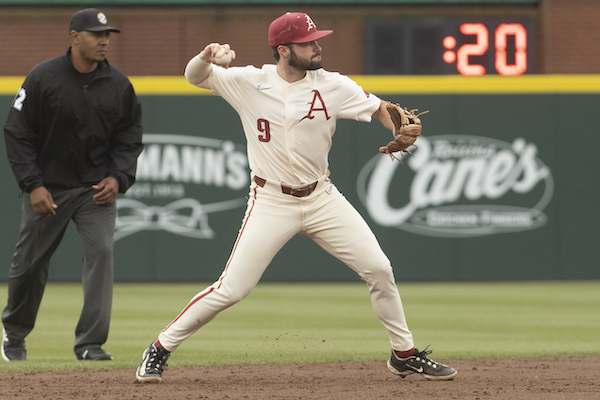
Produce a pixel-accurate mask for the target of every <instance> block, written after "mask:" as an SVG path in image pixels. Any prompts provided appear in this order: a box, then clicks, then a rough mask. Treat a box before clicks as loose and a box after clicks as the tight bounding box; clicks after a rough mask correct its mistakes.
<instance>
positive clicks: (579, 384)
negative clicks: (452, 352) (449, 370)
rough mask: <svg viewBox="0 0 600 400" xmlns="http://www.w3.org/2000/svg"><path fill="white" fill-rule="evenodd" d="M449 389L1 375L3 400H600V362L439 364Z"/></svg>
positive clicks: (238, 369) (361, 369)
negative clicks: (450, 374) (453, 372)
mask: <svg viewBox="0 0 600 400" xmlns="http://www.w3.org/2000/svg"><path fill="white" fill-rule="evenodd" d="M440 361H442V362H445V363H447V364H449V365H452V366H453V367H455V368H456V369H457V370H458V376H457V377H456V379H455V380H454V381H451V382H431V381H426V380H425V379H423V378H422V377H420V376H416V375H411V376H409V377H407V378H404V379H402V378H400V377H397V376H395V375H393V374H391V373H389V372H388V371H387V368H386V366H385V363H384V362H372V363H339V364H302V365H255V366H219V367H194V368H167V370H166V371H165V373H164V375H163V377H164V382H163V383H160V384H140V383H137V382H136V381H135V376H134V370H133V369H132V370H125V371H124V370H110V371H92V370H87V371H72V372H34V373H2V374H0V387H1V388H2V390H1V391H0V399H15V400H21V399H27V400H30V399H52V400H61V399H62V400H72V399H101V400H103V399H111V400H118V399H123V400H126V399H127V400H129V399H144V400H146V399H156V400H158V399H161V400H164V399H169V400H181V399H227V400H230V399H242V400H254V399H256V400H262V399H285V400H296V399H298V400H300V399H302V400H312V399H319V400H338V399H340V400H341V399H344V400H351V399H365V400H367V399H369V400H374V399H410V400H421V399H423V400H425V399H426V400H432V399H444V400H446V399H448V400H449V399H458V400H465V399H473V400H478V399H480V400H488V399H494V400H496V399H502V400H505V399H519V400H529V399H543V400H555V399H577V400H586V399H590V400H591V399H600V369H599V368H598V366H599V365H600V357H590V358H542V359H516V360H515V359H512V360H455V361H444V360H440Z"/></svg>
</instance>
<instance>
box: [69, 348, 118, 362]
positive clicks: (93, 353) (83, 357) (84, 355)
mask: <svg viewBox="0 0 600 400" xmlns="http://www.w3.org/2000/svg"><path fill="white" fill-rule="evenodd" d="M75 356H76V357H77V359H78V360H79V361H109V360H113V356H112V354H110V353H109V352H108V351H104V350H102V349H101V348H100V347H91V348H89V349H86V350H84V351H82V352H80V353H76V354H75Z"/></svg>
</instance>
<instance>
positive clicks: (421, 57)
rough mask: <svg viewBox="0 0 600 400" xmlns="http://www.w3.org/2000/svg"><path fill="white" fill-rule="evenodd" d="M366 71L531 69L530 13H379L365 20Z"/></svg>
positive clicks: (425, 72) (518, 72)
mask: <svg viewBox="0 0 600 400" xmlns="http://www.w3.org/2000/svg"><path fill="white" fill-rule="evenodd" d="M366 33H367V38H366V46H365V47H366V72H367V74H370V75H440V74H460V75H466V76H481V75H490V74H495V75H503V76H518V75H523V74H530V73H534V72H535V71H534V55H535V51H534V48H535V40H534V39H535V35H534V33H535V26H534V22H533V20H532V19H527V18H502V19H500V18H498V19H482V20H477V19H446V18H428V19H384V20H371V21H369V22H368V23H367V29H366Z"/></svg>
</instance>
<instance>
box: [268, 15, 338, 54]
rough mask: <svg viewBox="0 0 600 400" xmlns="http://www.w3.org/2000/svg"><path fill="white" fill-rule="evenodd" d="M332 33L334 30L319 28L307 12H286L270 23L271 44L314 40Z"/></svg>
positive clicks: (273, 45)
mask: <svg viewBox="0 0 600 400" xmlns="http://www.w3.org/2000/svg"><path fill="white" fill-rule="evenodd" d="M331 33H333V31H319V30H317V25H315V23H314V22H313V21H312V19H310V17H309V16H308V15H307V14H304V13H286V14H283V15H282V16H281V17H279V18H277V19H276V20H275V21H273V22H271V25H269V46H271V47H276V46H279V45H282V44H288V43H306V42H312V41H313V40H317V39H321V38H322V37H325V36H327V35H329V34H331Z"/></svg>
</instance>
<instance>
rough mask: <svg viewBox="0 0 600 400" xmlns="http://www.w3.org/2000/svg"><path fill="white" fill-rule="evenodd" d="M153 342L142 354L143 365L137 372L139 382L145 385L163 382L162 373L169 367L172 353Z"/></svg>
mask: <svg viewBox="0 0 600 400" xmlns="http://www.w3.org/2000/svg"><path fill="white" fill-rule="evenodd" d="M154 343H155V342H153V343H152V344H151V345H150V346H149V347H148V348H147V349H146V350H145V351H144V354H142V363H141V364H140V366H139V367H138V369H137V371H136V372H135V377H136V378H137V380H138V381H140V382H144V383H154V382H155V383H158V382H162V373H163V371H164V369H165V367H166V366H167V360H168V359H169V356H170V355H171V352H170V351H168V350H166V349H164V348H162V347H157V346H155V345H154Z"/></svg>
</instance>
